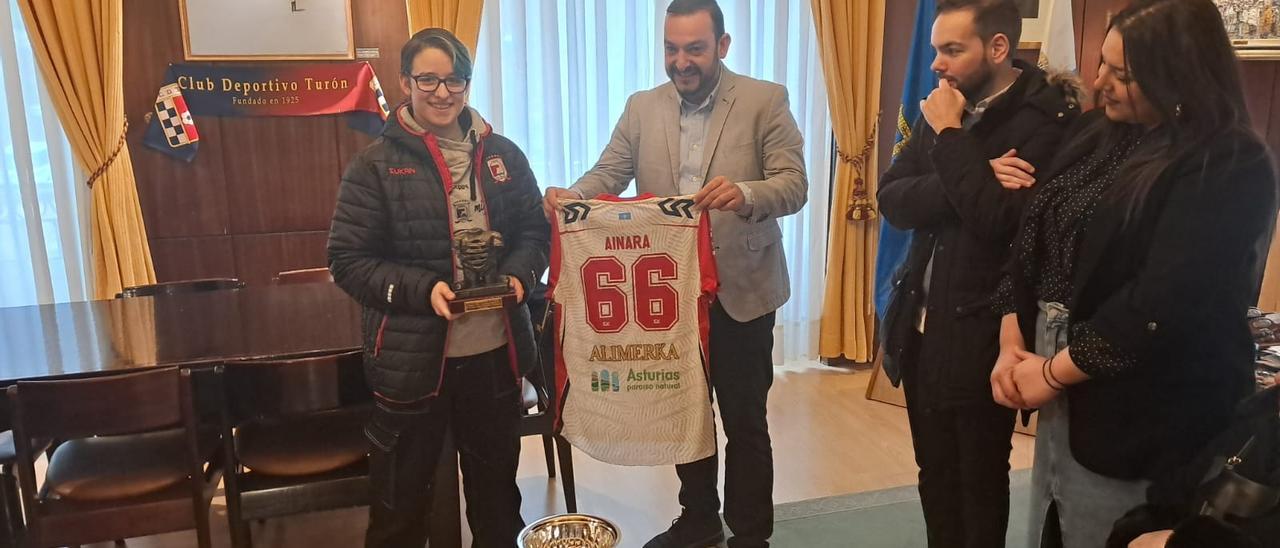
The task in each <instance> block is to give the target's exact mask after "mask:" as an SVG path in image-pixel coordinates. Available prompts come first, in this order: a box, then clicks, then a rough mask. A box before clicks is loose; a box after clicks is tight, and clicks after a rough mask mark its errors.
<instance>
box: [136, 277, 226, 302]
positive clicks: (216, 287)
mask: <svg viewBox="0 0 1280 548" xmlns="http://www.w3.org/2000/svg"><path fill="white" fill-rule="evenodd" d="M242 287H244V282H242V281H240V280H237V279H235V278H206V279H202V280H184V281H180V282H164V283H158V284H147V285H135V286H133V287H126V288H124V290H123V291H121V292H120V293H118V294H117V295H116V298H117V299H119V298H129V297H151V296H155V295H178V294H183V293H201V292H204V291H222V290H227V289H240V288H242Z"/></svg>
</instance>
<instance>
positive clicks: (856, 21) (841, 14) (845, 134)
mask: <svg viewBox="0 0 1280 548" xmlns="http://www.w3.org/2000/svg"><path fill="white" fill-rule="evenodd" d="M811 2H812V3H813V18H814V27H815V28H816V29H817V31H818V35H819V36H820V42H819V44H818V46H819V50H820V51H821V53H822V68H823V71H824V73H825V75H826V81H827V97H828V102H829V103H830V106H831V122H832V126H833V127H834V128H835V138H836V143H837V147H838V149H839V151H838V156H839V161H838V162H837V164H836V175H835V189H834V192H833V193H832V197H831V215H830V219H831V220H830V228H829V231H828V241H829V244H828V247H827V274H826V290H825V293H824V294H823V303H822V332H821V335H820V336H819V341H818V353H819V354H820V355H822V356H823V357H828V358H831V357H837V356H841V355H843V356H844V357H846V358H848V359H850V360H853V361H858V362H869V361H871V360H872V359H873V358H874V338H875V305H874V303H873V302H872V281H873V277H874V274H875V262H876V261H875V255H876V239H877V238H878V237H879V232H880V230H879V220H878V218H877V217H878V215H877V213H876V210H875V203H874V199H875V194H876V177H877V174H878V173H877V170H878V168H877V166H876V154H875V150H876V146H875V145H876V138H877V137H876V122H877V120H878V119H879V116H880V112H879V107H880V70H881V66H880V65H881V56H882V50H883V44H884V8H885V0H811Z"/></svg>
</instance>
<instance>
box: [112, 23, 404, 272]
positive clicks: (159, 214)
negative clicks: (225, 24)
mask: <svg viewBox="0 0 1280 548" xmlns="http://www.w3.org/2000/svg"><path fill="white" fill-rule="evenodd" d="M351 4H352V12H353V13H352V18H353V21H354V32H355V44H356V46H357V47H361V48H365V47H376V48H379V50H380V58H378V59H373V60H370V63H371V64H372V65H373V68H374V71H375V72H376V73H377V75H378V77H379V79H380V80H381V82H382V85H383V91H384V92H385V93H386V96H387V100H388V102H390V103H391V104H392V105H394V104H396V103H398V102H399V101H400V100H401V99H402V98H403V96H404V95H403V93H401V91H400V87H399V84H398V80H397V78H396V75H397V73H398V72H399V62H400V60H399V56H400V46H401V45H402V44H403V43H404V41H405V39H407V38H408V36H407V33H406V29H407V28H408V18H407V15H406V12H405V3H404V2H403V0H358V1H352V3H351ZM181 29H182V26H181V22H180V19H179V15H178V2H177V1H175V0H129V1H128V2H125V12H124V33H125V38H124V58H125V64H124V72H125V74H124V81H125V90H124V93H125V112H126V114H127V115H128V117H129V121H130V128H129V139H128V143H129V151H130V153H131V154H132V156H133V165H134V171H135V173H136V175H137V180H138V193H139V198H140V200H141V202H142V213H143V218H144V219H145V222H146V226H147V236H148V238H149V239H150V242H151V253H152V257H153V259H154V260H155V265H156V275H157V277H158V278H159V279H160V281H170V280H181V279H191V278H204V277H213V276H234V277H238V278H240V279H242V280H244V281H246V282H248V283H265V282H267V281H269V280H270V279H271V277H272V276H273V275H274V274H275V273H276V272H279V271H282V270H289V269H295V268H307V267H316V266H324V265H325V262H326V261H325V249H324V246H325V241H326V240H327V237H328V229H329V219H330V217H331V216H332V214H333V206H334V203H335V199H336V193H337V189H338V180H339V177H340V175H341V173H342V169H343V168H344V167H345V166H346V162H347V160H348V159H349V158H351V156H352V155H353V154H355V152H357V151H358V150H360V148H362V147H363V146H365V145H366V144H367V143H368V142H369V141H370V137H369V136H367V135H365V134H363V133H360V132H357V131H355V130H353V129H350V128H348V127H347V123H346V120H345V119H344V118H343V117H342V116H316V117H297V118H292V117H270V118H268V117H256V118H214V117H199V116H198V117H196V119H195V122H196V126H197V127H198V128H199V129H200V152H199V154H198V155H197V156H196V159H195V160H194V161H192V162H191V163H190V164H187V163H183V162H181V161H177V160H174V159H172V158H169V157H168V156H165V155H163V154H160V153H158V152H156V151H154V150H151V149H149V148H147V147H146V146H144V145H143V144H142V135H143V133H144V131H145V130H146V124H145V123H144V116H145V115H146V114H147V113H148V112H150V111H151V108H152V105H153V103H154V101H155V97H156V91H157V90H158V89H159V88H160V86H161V85H162V84H163V83H164V82H163V78H164V73H165V70H166V68H167V67H168V65H169V64H170V63H181V62H183V58H182V31H181ZM282 31H283V30H282Z"/></svg>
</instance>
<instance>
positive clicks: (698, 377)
mask: <svg viewBox="0 0 1280 548" xmlns="http://www.w3.org/2000/svg"><path fill="white" fill-rule="evenodd" d="M562 205H563V208H564V211H563V213H562V214H561V215H559V216H558V218H557V219H556V222H555V225H556V226H555V230H554V237H553V238H552V244H551V289H550V290H549V291H548V295H549V297H550V299H551V300H552V301H553V302H554V304H555V307H556V316H555V318H556V326H555V329H556V331H555V333H556V369H557V375H556V379H557V381H558V384H559V386H557V387H556V390H557V393H558V394H559V398H558V400H557V401H559V402H560V410H559V415H558V416H557V421H556V422H557V425H559V426H561V428H562V430H561V433H562V434H563V435H564V437H565V438H566V439H568V440H569V442H570V443H572V444H573V445H574V447H577V448H579V449H581V450H582V451H584V452H586V453H587V454H589V455H591V456H592V457H595V458H596V459H599V460H601V461H604V462H609V463H613V464H625V465H659V464H683V463H687V462H693V461H696V460H699V459H702V458H706V457H709V456H711V455H712V454H713V453H715V450H716V442H715V424H714V422H713V419H712V412H711V392H710V389H709V388H708V383H707V376H708V369H707V364H708V363H710V362H709V361H708V359H707V336H708V334H709V332H710V331H709V330H710V325H709V323H708V322H709V319H708V310H709V309H710V308H709V307H710V304H711V299H712V298H713V297H714V295H715V291H716V286H717V284H718V282H717V278H716V266H715V259H714V257H713V256H712V251H711V222H710V218H709V217H708V216H707V215H706V214H705V213H701V212H695V211H693V200H692V199H690V197H688V196H677V197H666V198H655V197H652V196H650V195H645V196H641V197H639V198H634V199H621V198H615V197H603V196H602V197H600V198H598V199H595V200H564V201H563V202H562Z"/></svg>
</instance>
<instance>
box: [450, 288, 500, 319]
mask: <svg viewBox="0 0 1280 548" xmlns="http://www.w3.org/2000/svg"><path fill="white" fill-rule="evenodd" d="M454 295H455V296H454V299H453V300H452V301H449V312H452V313H454V314H465V313H467V312H480V311H482V310H502V309H503V308H506V307H508V306H515V304H516V291H515V290H514V289H512V288H511V286H508V285H505V284H503V285H500V286H490V287H476V288H472V289H460V290H458V291H455V292H454Z"/></svg>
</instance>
